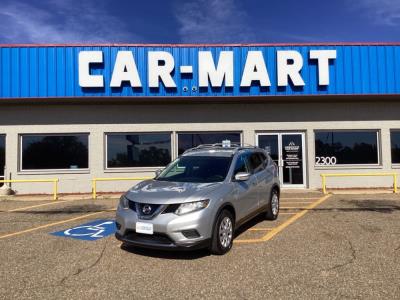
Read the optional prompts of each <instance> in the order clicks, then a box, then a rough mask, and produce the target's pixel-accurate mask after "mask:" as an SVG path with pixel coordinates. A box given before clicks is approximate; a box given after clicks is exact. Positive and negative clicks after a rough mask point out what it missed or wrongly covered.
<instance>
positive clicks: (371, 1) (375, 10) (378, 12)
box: [349, 0, 400, 26]
mask: <svg viewBox="0 0 400 300" xmlns="http://www.w3.org/2000/svg"><path fill="white" fill-rule="evenodd" d="M349 1H351V0H349ZM349 5H350V7H351V8H352V9H353V10H354V11H360V10H361V12H362V13H363V14H365V15H367V16H368V17H369V18H371V19H372V20H373V21H374V22H375V23H376V24H379V25H387V26H397V25H399V24H400V1H399V0H357V1H351V2H349Z"/></svg>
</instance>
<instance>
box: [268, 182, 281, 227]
mask: <svg viewBox="0 0 400 300" xmlns="http://www.w3.org/2000/svg"><path fill="white" fill-rule="evenodd" d="M278 215H279V192H278V190H277V189H276V188H275V189H273V190H272V192H271V199H270V201H269V203H268V207H267V212H266V218H267V220H276V219H277V218H278Z"/></svg>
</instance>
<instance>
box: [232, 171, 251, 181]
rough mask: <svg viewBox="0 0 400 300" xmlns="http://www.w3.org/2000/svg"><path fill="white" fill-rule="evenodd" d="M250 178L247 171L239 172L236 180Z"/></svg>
mask: <svg viewBox="0 0 400 300" xmlns="http://www.w3.org/2000/svg"><path fill="white" fill-rule="evenodd" d="M249 178H250V173H246V172H239V173H237V174H236V175H235V180H236V181H247V180H249Z"/></svg>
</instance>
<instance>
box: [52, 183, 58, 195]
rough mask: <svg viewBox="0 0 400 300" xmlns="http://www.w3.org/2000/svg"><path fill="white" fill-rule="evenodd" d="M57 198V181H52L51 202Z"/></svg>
mask: <svg viewBox="0 0 400 300" xmlns="http://www.w3.org/2000/svg"><path fill="white" fill-rule="evenodd" d="M57 198H58V179H54V187H53V200H57Z"/></svg>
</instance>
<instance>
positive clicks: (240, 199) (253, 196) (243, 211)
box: [232, 153, 258, 220]
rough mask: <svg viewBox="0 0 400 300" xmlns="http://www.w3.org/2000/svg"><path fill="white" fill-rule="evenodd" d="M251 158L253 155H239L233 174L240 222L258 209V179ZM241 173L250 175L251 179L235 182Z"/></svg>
mask: <svg viewBox="0 0 400 300" xmlns="http://www.w3.org/2000/svg"><path fill="white" fill-rule="evenodd" d="M250 156H251V153H242V154H239V156H238V158H237V160H236V162H235V168H234V172H233V178H232V183H233V184H234V199H235V206H236V210H237V218H238V220H241V219H243V218H246V217H247V216H248V215H250V214H251V213H253V212H254V211H256V210H257V208H258V192H257V177H256V175H255V174H254V173H253V170H252V168H251V164H250V162H249V157H250ZM240 172H246V173H250V178H249V179H248V180H246V181H235V175H236V174H237V173H240Z"/></svg>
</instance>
